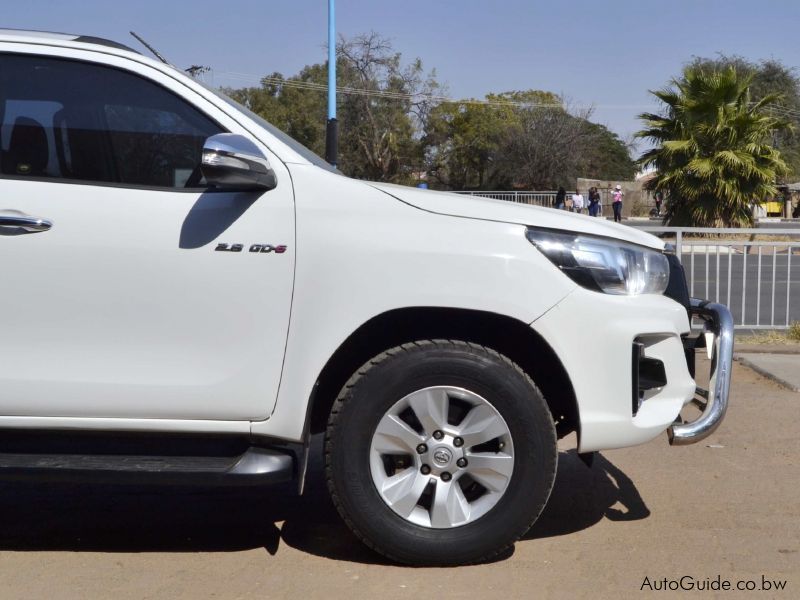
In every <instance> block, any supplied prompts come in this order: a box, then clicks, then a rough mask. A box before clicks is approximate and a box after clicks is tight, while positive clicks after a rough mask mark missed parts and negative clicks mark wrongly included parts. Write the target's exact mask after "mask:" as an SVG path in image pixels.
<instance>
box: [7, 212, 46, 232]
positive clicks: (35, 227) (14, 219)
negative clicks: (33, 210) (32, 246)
mask: <svg viewBox="0 0 800 600" xmlns="http://www.w3.org/2000/svg"><path fill="white" fill-rule="evenodd" d="M52 226H53V222H52V221H48V220H47V219H40V218H39V217H29V216H27V215H3V214H0V227H17V228H19V229H23V230H25V231H27V232H28V233H39V232H40V231H47V230H49V229H50V228H51V227H52Z"/></svg>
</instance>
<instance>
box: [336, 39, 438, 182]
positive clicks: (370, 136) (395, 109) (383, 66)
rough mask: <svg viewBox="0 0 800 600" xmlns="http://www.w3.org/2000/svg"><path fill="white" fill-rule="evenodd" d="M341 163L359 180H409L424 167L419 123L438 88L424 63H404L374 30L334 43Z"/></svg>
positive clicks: (418, 61) (346, 171)
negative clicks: (340, 89) (335, 49)
mask: <svg viewBox="0 0 800 600" xmlns="http://www.w3.org/2000/svg"><path fill="white" fill-rule="evenodd" d="M337 57H338V59H337V60H338V65H337V69H338V72H339V74H338V85H339V86H342V87H344V88H345V91H346V92H347V93H345V94H342V96H341V100H340V102H339V108H338V116H339V120H340V121H341V132H342V133H341V137H340V145H339V150H340V165H341V168H342V170H343V171H344V172H345V173H347V174H349V175H351V176H353V177H358V178H362V179H370V180H375V181H393V182H410V181H411V180H413V173H414V171H417V170H419V169H421V168H422V151H421V146H420V140H419V135H418V131H419V129H420V127H419V124H420V122H421V121H422V120H424V118H425V115H426V114H427V112H428V110H429V105H430V100H429V97H430V95H431V93H432V92H433V91H434V90H435V89H437V88H438V84H437V83H436V80H435V73H431V74H429V75H427V76H426V75H425V74H424V70H423V66H422V61H420V60H419V59H416V60H415V61H413V62H412V63H411V64H410V65H407V66H403V63H402V56H401V54H400V53H399V52H394V51H393V50H392V47H391V44H390V43H389V41H388V40H386V39H384V38H382V37H380V36H379V35H378V34H376V33H375V32H372V33H369V34H366V35H360V36H357V37H355V38H353V39H352V40H344V39H342V40H340V41H339V44H338V45H337Z"/></svg>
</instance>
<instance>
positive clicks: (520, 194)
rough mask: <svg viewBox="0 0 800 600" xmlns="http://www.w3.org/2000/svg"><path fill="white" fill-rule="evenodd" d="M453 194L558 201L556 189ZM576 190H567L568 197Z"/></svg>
mask: <svg viewBox="0 0 800 600" xmlns="http://www.w3.org/2000/svg"><path fill="white" fill-rule="evenodd" d="M452 193H453V194H463V195H465V196H480V197H481V198H493V199H495V200H505V201H507V202H517V203H519V204H531V205H533V206H554V205H555V202H556V194H557V193H558V192H556V191H555V190H545V191H539V190H537V191H529V192H527V191H507V192H505V191H496V192H494V191H491V192H486V191H482V190H477V191H468V192H463V191H455V192H452ZM574 193H575V192H574V191H573V192H567V196H566V197H567V198H569V197H571V196H572V194H574Z"/></svg>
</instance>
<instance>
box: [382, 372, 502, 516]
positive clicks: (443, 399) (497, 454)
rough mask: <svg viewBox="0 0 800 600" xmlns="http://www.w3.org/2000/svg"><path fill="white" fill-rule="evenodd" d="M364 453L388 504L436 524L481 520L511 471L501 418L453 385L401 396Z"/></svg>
mask: <svg viewBox="0 0 800 600" xmlns="http://www.w3.org/2000/svg"><path fill="white" fill-rule="evenodd" d="M369 458H370V473H371V475H372V481H373V483H374V484H375V488H376V489H377V491H378V494H379V495H380V497H381V499H382V500H383V501H384V502H385V503H386V505H387V506H388V507H389V508H390V509H392V511H394V512H395V513H396V514H397V515H399V516H400V517H402V518H403V519H405V520H407V521H410V522H411V523H414V524H416V525H420V526H422V527H428V528H433V529H450V528H454V527H460V526H462V525H466V524H468V523H472V522H474V521H475V520H477V519H479V518H481V517H482V516H483V515H485V514H486V513H487V512H488V511H490V510H491V509H492V508H493V507H494V506H496V505H497V503H498V502H499V501H500V499H501V498H502V497H503V495H504V494H505V492H506V489H507V488H508V484H509V482H510V481H511V476H512V474H513V470H514V446H513V442H512V439H511V432H510V430H509V428H508V424H507V423H506V421H505V419H503V417H502V415H501V414H500V413H499V412H498V411H497V409H496V408H494V406H492V405H491V404H490V403H489V402H488V401H487V400H486V399H485V398H483V397H482V396H479V395H478V394H476V393H474V392H471V391H469V390H466V389H464V388H459V387H454V386H433V387H427V388H424V389H420V390H417V391H415V392H412V393H411V394H408V395H407V396H405V397H404V398H401V399H400V400H398V401H397V402H396V403H395V404H394V405H393V406H392V407H391V408H389V410H388V411H387V412H386V413H385V414H384V416H383V417H382V418H381V420H380V421H379V422H378V425H377V427H376V428H375V431H374V433H373V436H372V442H371V445H370V457H369Z"/></svg>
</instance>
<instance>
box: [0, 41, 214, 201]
mask: <svg viewBox="0 0 800 600" xmlns="http://www.w3.org/2000/svg"><path fill="white" fill-rule="evenodd" d="M222 132H223V129H222V128H221V127H220V126H219V125H217V124H216V123H215V122H213V121H212V120H211V119H209V118H208V117H206V116H205V115H203V114H202V113H200V112H199V111H197V110H196V109H195V108H194V107H192V106H191V105H189V104H187V103H186V102H185V101H184V100H182V99H181V98H179V97H178V96H176V95H174V94H173V93H171V92H169V91H168V90H166V89H164V88H162V87H161V86H159V85H157V84H155V83H153V82H151V81H149V80H147V79H144V78H142V77H139V76H137V75H134V74H132V73H128V72H126V71H122V70H119V69H114V68H111V67H105V66H102V65H96V64H91V63H85V62H78V61H71V60H63V59H55V58H43V57H39V56H26V55H8V54H6V55H0V174H2V175H3V176H14V177H53V178H63V179H74V180H81V181H93V182H100V183H116V184H123V185H132V186H153V187H164V188H176V187H177V188H180V187H185V186H186V184H187V181H188V180H189V178H190V176H191V175H192V173H193V172H194V171H195V170H196V169H197V167H198V166H199V164H200V155H201V152H202V148H203V142H204V141H205V140H206V138H208V137H209V136H212V135H215V134H217V133H222ZM196 181H198V178H197V177H194V178H192V184H193V185H194V183H195V182H196Z"/></svg>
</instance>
